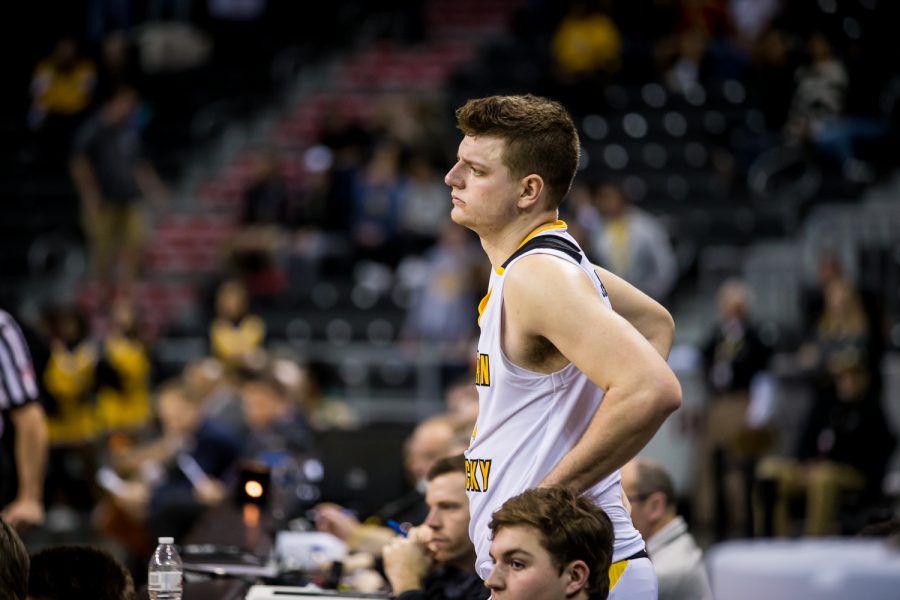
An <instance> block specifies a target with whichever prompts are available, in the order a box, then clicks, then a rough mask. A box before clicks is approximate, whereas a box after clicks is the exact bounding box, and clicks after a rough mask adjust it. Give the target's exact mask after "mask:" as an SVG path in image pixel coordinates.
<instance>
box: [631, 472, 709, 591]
mask: <svg viewBox="0 0 900 600" xmlns="http://www.w3.org/2000/svg"><path fill="white" fill-rule="evenodd" d="M620 474H621V476H622V490H623V491H624V492H625V494H626V495H627V496H628V500H629V501H630V502H631V520H632V521H634V527H635V529H637V530H638V531H640V532H641V535H642V536H643V537H644V540H645V541H646V542H647V553H648V554H649V555H650V560H651V561H653V568H654V569H655V570H656V577H657V579H658V581H659V598H660V600H711V599H712V589H711V588H710V585H709V577H708V576H707V574H706V567H705V566H704V563H703V551H702V550H700V547H699V546H697V542H696V540H694V536H692V535H691V533H690V532H689V531H688V527H687V523H686V522H685V521H684V519H683V518H682V517H681V516H680V515H678V514H677V513H676V511H675V501H676V498H675V486H674V485H673V483H672V478H671V477H670V476H669V474H668V473H667V472H666V470H665V469H664V468H663V467H662V465H660V464H658V463H655V462H653V461H650V460H647V459H643V458H635V459H633V460H631V461H630V462H628V463H627V464H626V465H625V466H624V467H622V469H621V471H620Z"/></svg>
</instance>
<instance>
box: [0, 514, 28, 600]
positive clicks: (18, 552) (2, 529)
mask: <svg viewBox="0 0 900 600" xmlns="http://www.w3.org/2000/svg"><path fill="white" fill-rule="evenodd" d="M28 562H29V561H28V551H27V550H25V544H23V543H22V540H21V539H20V538H19V534H17V533H16V530H15V529H13V528H12V527H10V526H9V524H8V523H7V522H6V521H4V520H3V519H2V518H0V600H25V598H26V597H27V596H28Z"/></svg>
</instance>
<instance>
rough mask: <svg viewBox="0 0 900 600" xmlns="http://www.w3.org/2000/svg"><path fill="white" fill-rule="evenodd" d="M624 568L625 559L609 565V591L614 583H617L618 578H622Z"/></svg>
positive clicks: (625, 566)
mask: <svg viewBox="0 0 900 600" xmlns="http://www.w3.org/2000/svg"><path fill="white" fill-rule="evenodd" d="M626 568H628V561H627V560H620V561H619V562H614V563H613V564H611V565H609V591H612V589H613V588H614V587H616V584H617V583H619V579H621V578H622V573H624V572H625V569H626Z"/></svg>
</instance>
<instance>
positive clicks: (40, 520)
mask: <svg viewBox="0 0 900 600" xmlns="http://www.w3.org/2000/svg"><path fill="white" fill-rule="evenodd" d="M0 516H2V517H3V520H4V521H6V522H7V523H9V524H10V525H11V526H12V527H14V528H16V529H19V530H25V529H28V528H29V527H37V526H38V525H43V524H44V516H45V515H44V506H43V505H42V504H41V503H40V502H38V501H37V500H31V499H29V498H17V499H16V500H13V501H12V502H11V503H10V504H8V505H7V506H6V507H5V508H4V509H3V510H2V511H0Z"/></svg>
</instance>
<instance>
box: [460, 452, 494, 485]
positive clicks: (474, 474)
mask: <svg viewBox="0 0 900 600" xmlns="http://www.w3.org/2000/svg"><path fill="white" fill-rule="evenodd" d="M492 462H493V461H492V460H491V459H489V458H488V459H483V458H472V459H468V458H467V459H466V491H467V492H486V491H488V488H489V486H490V485H491V463H492ZM479 475H480V476H481V477H480V478H479Z"/></svg>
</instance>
